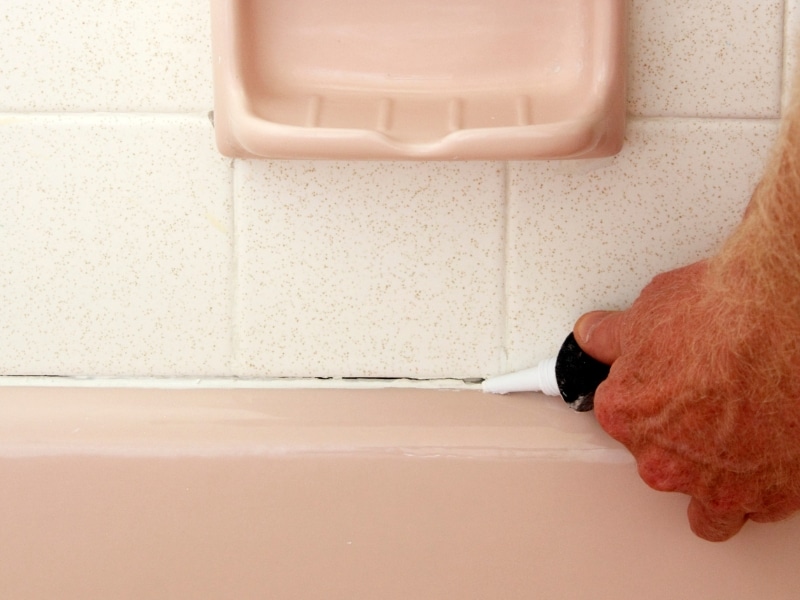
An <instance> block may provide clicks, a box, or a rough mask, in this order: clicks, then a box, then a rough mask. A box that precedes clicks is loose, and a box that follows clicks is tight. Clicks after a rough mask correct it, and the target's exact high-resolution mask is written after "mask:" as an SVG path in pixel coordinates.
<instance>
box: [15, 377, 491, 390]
mask: <svg viewBox="0 0 800 600" xmlns="http://www.w3.org/2000/svg"><path fill="white" fill-rule="evenodd" d="M480 382H481V380H479V379H381V378H364V379H361V378H353V379H349V378H347V379H342V378H313V377H312V378H274V379H239V378H236V377H211V378H187V377H182V378H178V377H167V378H160V377H121V378H114V377H109V378H96V379H95V378H91V377H85V378H83V377H39V376H30V377H25V376H22V377H18V376H0V388H14V387H47V388H103V389H106V388H115V389H116V388H126V389H170V390H173V389H174V390H193V389H225V390H232V389H250V390H253V389H278V390H291V389H363V390H378V389H389V388H392V389H429V390H478V389H480V387H481V385H480Z"/></svg>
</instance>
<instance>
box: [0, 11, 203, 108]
mask: <svg viewBox="0 0 800 600" xmlns="http://www.w3.org/2000/svg"><path fill="white" fill-rule="evenodd" d="M208 12H209V11H208V6H207V4H206V3H203V2H196V0H176V1H173V2H152V3H148V4H147V7H146V8H145V6H144V5H143V4H142V3H141V2H136V1H135V0H113V1H112V0H62V1H59V2H48V1H45V0H3V3H2V6H0V65H2V66H0V111H2V110H6V111H12V110H13V111H90V110H106V111H117V110H126V111H162V112H168V111H186V110H202V111H208V110H210V109H211V106H212V104H213V100H212V88H211V46H210V33H209V27H210V26H209V16H208Z"/></svg>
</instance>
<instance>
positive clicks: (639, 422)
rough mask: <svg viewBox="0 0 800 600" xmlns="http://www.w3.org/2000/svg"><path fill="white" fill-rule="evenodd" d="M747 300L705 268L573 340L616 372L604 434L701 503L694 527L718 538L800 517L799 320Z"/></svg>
mask: <svg viewBox="0 0 800 600" xmlns="http://www.w3.org/2000/svg"><path fill="white" fill-rule="evenodd" d="M740 284H741V282H738V283H737V287H739V286H740ZM749 292H750V291H749V290H748V289H743V290H741V291H738V292H731V289H730V287H728V288H726V286H724V285H722V286H721V285H719V283H718V282H716V281H715V277H714V276H712V275H711V274H710V269H709V263H708V262H706V261H703V262H699V263H696V264H693V265H691V266H688V267H685V268H682V269H678V270H675V271H671V272H669V273H665V274H662V275H659V276H658V277H656V278H655V279H654V280H653V282H652V283H651V284H650V285H648V286H647V287H646V288H645V289H644V290H643V292H642V294H641V296H640V297H639V298H638V299H637V300H636V302H635V303H634V304H633V306H632V307H631V308H630V309H629V310H627V311H624V312H593V313H588V314H586V315H584V316H583V317H581V318H580V319H579V320H578V322H577V323H576V325H575V331H574V332H575V336H576V339H577V341H578V343H579V344H580V345H581V346H582V347H583V349H584V350H585V351H586V352H588V353H589V354H590V355H592V356H594V357H595V358H596V359H598V360H600V361H603V362H605V363H608V364H611V365H612V367H611V372H610V375H609V377H608V379H607V380H606V381H605V382H604V383H603V384H601V385H600V387H599V388H598V389H597V392H596V395H595V414H596V416H597V419H598V421H599V422H600V425H601V426H602V427H603V428H604V429H605V430H606V431H607V432H608V433H609V434H610V435H611V436H612V437H614V438H616V439H617V440H619V441H620V442H622V443H623V444H624V445H625V446H626V447H627V448H628V449H629V450H630V451H631V452H632V453H633V455H634V457H635V458H636V461H637V465H638V469H639V474H640V476H641V477H642V479H643V480H644V481H645V482H646V483H647V484H648V485H650V486H651V487H653V488H655V489H657V490H662V491H678V492H683V493H685V494H688V495H690V496H691V501H690V503H689V509H688V516H689V523H690V525H691V527H692V530H693V531H694V532H695V533H696V534H697V535H698V536H700V537H702V538H705V539H707V540H712V541H722V540H725V539H728V538H729V537H731V536H733V535H734V534H736V533H737V532H738V531H739V529H740V528H741V527H742V525H743V524H744V523H745V521H746V520H748V519H751V520H753V521H775V520H779V519H782V518H784V517H786V516H788V515H789V514H791V513H792V512H794V511H795V510H798V509H800V350H799V349H798V345H799V344H800V342H798V340H797V333H796V332H797V329H798V328H797V321H798V320H800V316H798V315H797V314H794V315H791V316H790V317H789V318H790V319H794V325H795V326H794V327H789V326H784V325H783V324H782V323H783V322H785V318H783V319H781V318H778V317H780V316H781V315H776V314H772V313H773V312H774V311H779V310H780V309H779V308H775V307H774V305H772V304H769V303H752V302H750V294H749Z"/></svg>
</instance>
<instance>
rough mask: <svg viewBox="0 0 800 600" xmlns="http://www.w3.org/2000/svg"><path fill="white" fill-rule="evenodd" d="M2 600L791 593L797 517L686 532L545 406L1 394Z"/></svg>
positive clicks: (435, 396) (211, 392)
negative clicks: (709, 537)
mask: <svg viewBox="0 0 800 600" xmlns="http://www.w3.org/2000/svg"><path fill="white" fill-rule="evenodd" d="M0 429H2V436H1V437H0V439H1V440H2V442H0V444H1V445H0V478H2V487H0V509H2V510H0V531H2V536H1V537H0V590H1V591H0V597H2V598H8V599H13V600H27V599H34V598H36V599H38V598H41V599H48V600H50V599H56V598H57V599H59V600H73V599H74V600H87V599H90V598H98V599H101V598H102V599H103V600H111V599H114V600H122V599H128V598H129V599H131V600H134V599H135V600H143V599H150V598H177V599H192V600H206V599H208V600H211V599H220V598H232V599H236V600H244V599H250V598H252V599H259V600H262V599H267V598H269V599H282V598H287V599H289V598H291V599H305V598H314V599H317V598H319V599H323V598H324V599H326V600H333V599H348V600H353V599H376V600H377V599H381V600H389V599H395V598H397V599H404V600H407V599H414V600H423V599H434V598H436V599H456V598H458V599H464V598H486V599H492V600H495V599H497V600H500V599H502V600H514V599H520V600H522V599H525V600H529V599H531V598H545V599H550V598H569V599H570V600H581V599H584V598H585V599H593V600H597V599H604V598H609V599H633V598H642V599H647V600H658V599H670V600H672V599H675V598H685V599H695V598H697V599H701V598H702V599H707V598H720V599H725V600H735V599H739V598H742V599H744V598H752V599H759V600H764V599H770V600H774V599H782V598H786V599H789V598H795V599H796V598H798V597H800V568H798V565H799V564H800V519H793V520H789V521H786V522H783V523H778V524H771V525H756V524H748V525H746V526H745V528H744V530H743V531H742V532H741V533H740V534H739V535H738V536H737V537H735V538H734V539H732V540H731V541H729V542H726V543H723V544H712V543H708V542H704V541H702V540H699V539H697V538H695V537H694V536H693V535H692V534H691V532H690V531H689V528H688V525H687V524H686V521H685V509H686V504H687V500H686V498H685V497H682V496H680V495H675V494H661V493H657V492H654V491H652V490H650V489H649V488H647V487H646V486H645V485H644V484H643V483H641V482H640V480H639V479H638V477H637V475H636V469H635V465H634V463H633V461H632V460H631V459H630V458H629V457H628V455H627V453H626V452H625V451H624V450H623V449H622V448H620V447H619V446H618V445H617V444H616V443H615V442H613V441H612V440H610V439H609V438H608V437H606V436H605V434H604V433H603V432H602V431H601V430H600V429H599V427H598V426H597V425H596V423H595V421H594V419H593V417H592V415H591V414H578V413H574V412H572V411H570V410H569V409H567V408H566V407H564V406H562V405H560V403H559V402H558V401H556V400H553V399H545V398H544V397H539V396H535V395H527V396H526V395H520V396H517V397H494V396H485V395H482V394H481V393H479V392H477V391H433V390H419V389H384V390H368V389H361V390H241V389H239V390H220V389H206V390H171V391H159V390H132V389H75V388H3V389H0Z"/></svg>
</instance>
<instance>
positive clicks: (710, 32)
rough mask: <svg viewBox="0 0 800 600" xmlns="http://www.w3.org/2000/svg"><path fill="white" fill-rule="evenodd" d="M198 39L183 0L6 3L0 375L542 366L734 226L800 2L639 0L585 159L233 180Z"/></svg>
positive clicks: (263, 165)
mask: <svg viewBox="0 0 800 600" xmlns="http://www.w3.org/2000/svg"><path fill="white" fill-rule="evenodd" d="M208 30H209V23H208V6H207V4H206V3H205V2H200V3H198V2H196V1H195V0H177V1H175V2H167V3H154V4H148V5H147V7H144V5H143V4H142V3H140V2H133V1H132V0H131V1H128V0H122V1H120V0H113V1H112V0H65V1H63V2H46V1H44V0H5V1H4V2H3V3H2V4H1V5H0V203H2V204H0V290H2V291H1V292H0V294H2V295H1V296H0V374H14V375H35V374H45V375H98V376H104V375H108V376H117V375H118V376H152V375H156V376H226V375H227V376H230V375H239V376H245V377H261V376H270V377H274V376H278V377H280V376H287V377H288V376H291V377H298V376H299V377H311V376H323V377H358V376H364V377H394V376H406V377H417V378H428V377H446V376H450V377H470V376H482V375H487V374H491V373H496V372H498V371H501V370H506V369H509V368H516V367H521V366H525V365H528V364H530V363H531V362H533V361H535V360H538V359H540V358H543V357H544V356H545V355H547V354H549V353H550V352H552V351H554V350H555V348H556V347H557V346H558V344H559V342H560V341H561V338H562V337H563V335H565V334H566V331H567V330H568V328H569V326H570V324H571V323H572V321H573V320H574V319H575V318H576V317H577V316H579V314H580V313H581V312H582V311H584V310H587V309H590V308H599V307H609V306H610V307H622V306H625V305H626V304H628V303H629V302H631V301H632V300H633V298H634V297H635V296H636V293H637V290H638V289H639V288H640V287H641V285H643V284H644V283H645V282H646V281H647V279H649V277H650V276H652V275H653V274H655V272H656V271H659V270H662V269H668V268H671V267H674V266H678V265H680V264H682V263H685V262H687V261H690V260H694V259H696V258H698V257H700V256H703V255H704V254H706V253H708V252H710V251H712V250H713V248H714V247H715V245H716V244H717V243H719V241H720V240H721V239H722V238H723V237H724V236H725V235H726V234H727V232H728V231H729V230H730V229H731V228H732V227H733V225H734V224H735V222H736V220H737V218H738V215H739V213H740V211H741V208H742V206H743V205H744V203H745V202H746V201H747V199H748V196H749V193H750V191H751V189H752V187H753V186H754V184H755V182H756V180H757V177H758V172H759V167H760V165H761V164H762V163H763V160H764V157H765V156H766V153H767V152H768V148H769V146H770V143H771V140H772V139H773V138H774V135H775V131H776V127H777V117H778V115H779V112H780V106H781V94H782V90H783V98H784V100H785V89H786V87H787V85H786V81H787V77H788V75H787V73H788V72H789V71H790V69H791V65H792V64H794V63H795V62H796V59H795V58H794V57H795V53H794V52H793V51H790V50H791V49H792V48H793V47H794V46H793V45H794V41H793V40H794V38H796V37H797V35H798V31H800V0H786V1H785V2H783V1H781V0H736V1H734V2H720V1H712V0H632V1H631V43H630V67H631V68H630V78H629V81H630V85H629V88H630V90H629V92H630V93H629V97H630V103H629V106H630V112H631V114H632V116H633V118H632V120H631V122H630V126H629V129H628V139H627V142H626V146H625V149H624V150H623V152H622V153H621V154H620V156H618V157H616V158H615V159H613V160H610V161H601V162H599V163H513V164H504V163H370V162H362V163H347V162H334V163H331V162H258V161H237V162H236V164H235V165H233V166H231V164H230V161H228V160H226V159H223V158H222V157H220V156H219V155H218V154H217V152H216V151H215V149H214V147H213V141H212V129H211V124H210V123H209V121H208V119H207V117H206V113H207V112H208V111H209V110H211V108H212V99H211V98H212V93H211V76H210V73H211V68H210V45H209V34H208ZM784 55H786V59H784ZM151 113H152V114H151Z"/></svg>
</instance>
